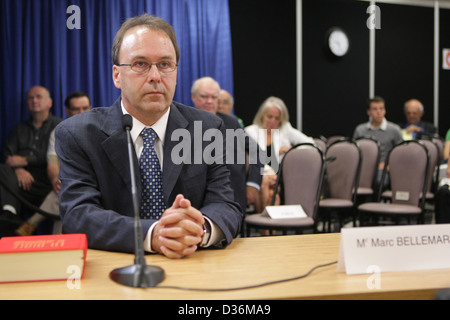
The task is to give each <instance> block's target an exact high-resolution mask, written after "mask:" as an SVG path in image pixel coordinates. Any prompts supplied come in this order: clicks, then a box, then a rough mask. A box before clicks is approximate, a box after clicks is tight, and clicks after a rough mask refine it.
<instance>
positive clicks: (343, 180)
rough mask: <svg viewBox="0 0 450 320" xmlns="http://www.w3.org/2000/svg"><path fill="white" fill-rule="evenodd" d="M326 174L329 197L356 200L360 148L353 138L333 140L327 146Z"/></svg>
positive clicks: (359, 168)
mask: <svg viewBox="0 0 450 320" xmlns="http://www.w3.org/2000/svg"><path fill="white" fill-rule="evenodd" d="M325 158H326V159H327V163H326V170H325V172H326V175H327V183H328V189H329V196H330V198H336V199H346V200H351V201H353V202H355V201H356V192H357V189H358V185H359V175H360V172H361V161H362V156H361V149H360V148H359V146H358V145H357V144H356V142H355V141H354V140H351V139H345V140H338V141H335V142H334V143H333V144H331V145H330V146H328V149H327V152H326V157H325Z"/></svg>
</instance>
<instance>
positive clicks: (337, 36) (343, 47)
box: [326, 28, 350, 57]
mask: <svg viewBox="0 0 450 320" xmlns="http://www.w3.org/2000/svg"><path fill="white" fill-rule="evenodd" d="M326 40H327V46H328V49H329V50H330V52H331V53H332V54H333V55H335V56H336V57H343V56H344V55H346V54H347V52H348V49H349V48H350V41H349V39H348V36H347V34H346V33H345V31H344V30H342V29H341V28H331V29H330V30H329V31H328V33H327V39H326Z"/></svg>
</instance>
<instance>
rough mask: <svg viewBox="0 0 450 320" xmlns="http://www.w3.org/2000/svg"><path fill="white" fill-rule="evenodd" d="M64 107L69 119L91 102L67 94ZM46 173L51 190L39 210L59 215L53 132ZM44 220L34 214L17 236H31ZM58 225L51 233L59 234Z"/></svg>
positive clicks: (56, 164) (79, 96)
mask: <svg viewBox="0 0 450 320" xmlns="http://www.w3.org/2000/svg"><path fill="white" fill-rule="evenodd" d="M64 105H65V106H66V108H65V111H66V115H67V117H69V118H70V117H72V116H74V115H77V114H79V113H82V112H85V111H89V110H90V109H91V101H90V99H89V97H88V95H87V94H85V93H83V92H80V91H76V92H73V93H71V94H69V96H68V97H67V98H66V100H65V102H64ZM47 173H48V178H49V180H50V182H51V184H52V186H53V190H52V191H50V193H49V194H48V195H47V197H45V199H44V202H42V204H41V206H40V209H41V210H43V211H45V212H49V213H52V214H54V215H59V190H60V189H61V181H60V180H59V177H58V174H59V159H58V156H57V155H56V151H55V130H53V131H52V132H51V134H50V140H49V143H48V150H47ZM45 219H46V217H44V216H43V215H42V214H40V213H37V212H36V213H35V214H33V215H32V216H31V217H30V218H29V219H28V220H27V221H25V222H24V223H23V224H22V225H21V226H20V227H19V228H18V229H17V230H16V233H17V235H19V236H28V235H31V234H33V233H34V231H35V230H36V228H37V227H38V225H39V224H40V223H41V222H42V221H44V220H45ZM60 225H61V224H60V223H56V222H55V228H54V229H53V230H54V231H53V233H61V231H60V230H59V229H60Z"/></svg>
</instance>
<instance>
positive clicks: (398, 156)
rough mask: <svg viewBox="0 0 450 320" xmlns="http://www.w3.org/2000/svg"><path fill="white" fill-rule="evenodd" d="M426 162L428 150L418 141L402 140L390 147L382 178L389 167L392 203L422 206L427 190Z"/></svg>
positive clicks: (427, 161) (427, 160)
mask: <svg viewBox="0 0 450 320" xmlns="http://www.w3.org/2000/svg"><path fill="white" fill-rule="evenodd" d="M428 163H429V155H428V150H427V148H426V147H425V146H424V145H423V144H422V143H421V142H419V141H415V140H410V141H404V142H402V143H400V144H398V145H396V146H395V147H394V148H392V149H391V151H390V152H389V154H388V156H387V162H386V166H385V169H384V170H383V178H382V179H385V177H386V168H389V178H390V182H391V190H392V200H391V201H392V203H396V204H409V205H415V206H422V207H423V205H424V204H425V195H426V190H427V176H428ZM421 194H422V197H421V196H420V195H421Z"/></svg>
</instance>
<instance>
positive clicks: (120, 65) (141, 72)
mask: <svg viewBox="0 0 450 320" xmlns="http://www.w3.org/2000/svg"><path fill="white" fill-rule="evenodd" d="M137 62H142V61H135V62H133V63H121V64H118V65H117V66H118V67H130V69H131V70H132V71H133V72H136V73H138V74H145V73H147V72H149V71H150V69H151V68H152V67H153V66H156V69H158V71H159V72H160V73H171V72H174V71H175V70H176V69H177V68H178V67H179V66H180V65H179V64H177V63H175V62H172V61H160V62H147V61H144V62H145V63H148V65H149V66H148V69H147V70H146V71H136V70H133V67H132V66H133V64H135V63H137ZM160 63H175V67H174V68H173V69H172V70H169V71H162V70H160V69H159V68H158V64H160Z"/></svg>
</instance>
